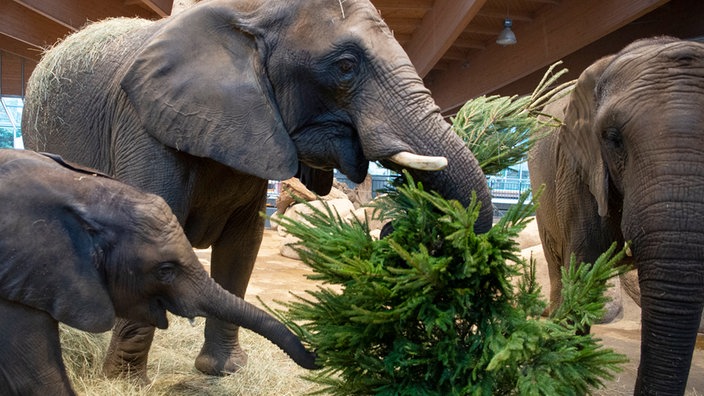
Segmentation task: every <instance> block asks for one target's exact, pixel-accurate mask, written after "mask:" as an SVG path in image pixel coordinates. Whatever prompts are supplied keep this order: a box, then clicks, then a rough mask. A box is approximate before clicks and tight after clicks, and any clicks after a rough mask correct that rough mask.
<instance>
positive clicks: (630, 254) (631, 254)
mask: <svg viewBox="0 0 704 396" xmlns="http://www.w3.org/2000/svg"><path fill="white" fill-rule="evenodd" d="M626 256H628V257H633V251H631V245H629V244H628V243H627V244H626Z"/></svg>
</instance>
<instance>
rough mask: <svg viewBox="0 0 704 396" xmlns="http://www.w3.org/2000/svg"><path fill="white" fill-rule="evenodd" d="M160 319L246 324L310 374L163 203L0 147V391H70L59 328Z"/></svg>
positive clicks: (289, 342) (162, 323)
mask: <svg viewBox="0 0 704 396" xmlns="http://www.w3.org/2000/svg"><path fill="white" fill-rule="evenodd" d="M167 310H168V311H170V312H172V313H174V314H176V315H180V316H184V317H188V318H192V317H195V316H206V317H212V318H217V319H219V320H222V321H226V322H231V323H234V324H237V325H240V326H244V327H246V328H249V329H251V330H253V331H255V332H257V333H259V334H261V335H263V336H264V337H266V338H268V339H269V340H271V341H272V342H273V343H275V344H276V345H278V346H279V347H281V348H282V349H283V350H284V351H285V352H286V353H287V354H289V356H291V358H293V360H294V361H296V363H298V364H299V365H301V366H302V367H305V368H309V369H311V368H314V367H315V354H313V353H310V352H308V351H306V350H305V348H304V347H303V345H302V344H301V343H300V341H299V340H298V338H296V336H295V335H294V334H293V333H291V332H290V331H289V330H288V329H287V328H286V327H285V326H284V325H283V324H281V323H280V322H278V321H276V320H275V319H274V318H273V317H271V316H270V315H268V314H267V313H265V312H264V311H262V310H260V309H258V308H256V307H254V306H252V305H251V304H249V303H247V302H245V301H244V300H242V299H241V298H239V297H236V296H235V295H233V294H230V293H229V292H227V291H225V290H224V289H223V288H221V287H220V286H218V285H217V284H216V283H215V282H214V281H213V280H212V278H210V277H209V276H208V274H207V273H206V272H205V270H204V269H203V267H202V266H201V265H200V263H199V261H198V258H197V257H196V255H195V253H194V252H193V249H192V247H191V245H190V244H189V242H188V240H187V239H186V236H185V235H184V233H183V231H182V229H181V227H180V225H179V223H178V220H177V219H176V217H175V216H174V215H173V213H172V212H171V210H170V209H169V207H168V206H167V205H166V203H165V202H164V201H163V200H162V199H161V198H159V197H158V196H156V195H152V194H147V193H143V192H140V191H138V190H136V189H134V188H132V187H129V186H127V185H125V184H123V183H120V182H118V181H116V180H114V179H111V178H109V177H106V176H103V175H100V174H97V173H95V172H93V171H91V170H86V169H79V168H76V167H74V166H72V165H68V164H67V163H65V162H64V161H63V160H61V158H59V157H50V156H47V155H42V154H38V153H35V152H31V151H20V150H10V149H5V150H0V318H2V320H1V321H0V394H2V395H15V394H28V393H29V394H51V395H71V394H74V392H73V390H72V389H71V385H70V384H69V381H68V378H67V376H66V373H65V369H64V365H63V362H62V359H61V350H60V344H59V332H58V322H64V323H66V324H67V325H69V326H72V327H75V328H78V329H81V330H85V331H91V332H103V331H107V330H110V329H111V328H112V326H113V324H114V323H115V318H116V317H120V318H127V319H130V320H133V321H137V322H141V323H146V324H150V325H153V326H156V327H159V328H162V329H163V328H166V327H167V326H168V322H167V318H166V311H167Z"/></svg>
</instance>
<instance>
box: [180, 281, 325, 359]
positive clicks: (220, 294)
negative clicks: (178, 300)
mask: <svg viewBox="0 0 704 396" xmlns="http://www.w3.org/2000/svg"><path fill="white" fill-rule="evenodd" d="M204 276H205V277H206V278H207V279H205V280H204V281H203V282H204V287H203V288H202V289H201V292H200V293H198V296H199V297H200V298H199V299H197V301H196V302H195V303H194V305H193V307H190V308H189V307H183V310H182V311H181V312H179V310H175V312H174V313H177V314H178V315H181V316H186V317H191V318H192V317H194V316H205V317H211V318H216V319H219V320H221V321H224V322H229V323H233V324H236V325H238V326H241V327H244V328H246V329H249V330H252V331H254V332H255V333H257V334H259V335H261V336H263V337H265V338H266V339H268V340H269V341H271V342H272V343H274V344H276V345H277V346H278V347H279V348H281V349H282V350H283V351H284V352H285V353H286V354H287V355H288V356H289V357H291V359H292V360H293V361H294V362H296V363H297V364H298V365H299V366H301V367H303V368H306V369H309V370H313V369H317V368H319V367H318V366H317V365H316V363H315V361H316V358H317V356H316V354H315V353H314V352H309V351H307V350H306V348H305V347H304V346H303V344H302V343H301V341H300V340H299V339H298V337H296V335H295V334H293V333H292V332H291V331H290V330H289V329H288V328H287V327H286V326H285V325H284V324H283V323H281V322H279V321H278V320H276V319H275V318H274V317H273V316H271V315H270V314H268V313H266V312H265V311H263V310H261V309H259V308H257V307H256V306H254V305H252V304H250V303H249V302H247V301H245V300H244V299H242V298H240V297H238V296H235V295H234V294H231V293H229V292H228V291H227V290H225V289H223V288H222V287H220V285H218V284H217V283H216V282H215V281H214V280H213V279H212V278H210V277H209V276H207V275H204Z"/></svg>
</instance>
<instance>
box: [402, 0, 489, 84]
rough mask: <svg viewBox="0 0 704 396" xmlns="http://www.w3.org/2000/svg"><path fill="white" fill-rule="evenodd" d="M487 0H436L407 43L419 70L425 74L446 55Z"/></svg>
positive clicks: (420, 73) (407, 47)
mask: <svg viewBox="0 0 704 396" xmlns="http://www.w3.org/2000/svg"><path fill="white" fill-rule="evenodd" d="M484 3H486V0H465V1H457V0H436V1H435V4H434V6H433V8H432V9H431V10H430V11H428V12H427V13H426V14H425V17H424V18H423V21H422V22H421V24H420V26H418V29H417V30H416V31H415V32H414V33H413V36H412V37H411V40H410V41H409V42H408V43H407V44H406V47H405V49H406V52H407V53H408V56H409V57H410V58H411V62H413V65H414V66H415V68H416V70H417V71H418V74H419V75H420V76H421V77H424V76H425V75H426V74H428V72H429V71H430V70H431V69H432V68H433V66H434V65H435V64H436V63H437V62H438V61H439V60H440V58H442V55H443V54H444V53H445V51H447V50H448V49H449V48H450V47H451V46H452V43H453V42H454V41H455V39H456V38H457V37H458V36H459V35H460V34H461V33H462V31H464V29H465V27H466V26H467V24H468V23H469V22H470V21H471V20H472V19H473V18H474V17H475V16H476V15H477V13H478V12H479V10H480V9H481V8H482V6H483V5H484Z"/></svg>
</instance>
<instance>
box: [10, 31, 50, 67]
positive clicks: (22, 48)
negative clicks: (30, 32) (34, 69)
mask: <svg viewBox="0 0 704 396" xmlns="http://www.w3.org/2000/svg"><path fill="white" fill-rule="evenodd" d="M0 51H3V52H7V53H10V54H13V55H16V56H19V57H21V58H25V59H29V60H31V61H34V62H39V59H40V58H41V57H42V50H41V49H39V48H37V47H36V46H33V45H29V44H27V43H24V42H22V41H18V40H16V39H14V38H12V37H10V36H7V35H5V34H2V33H0Z"/></svg>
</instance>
